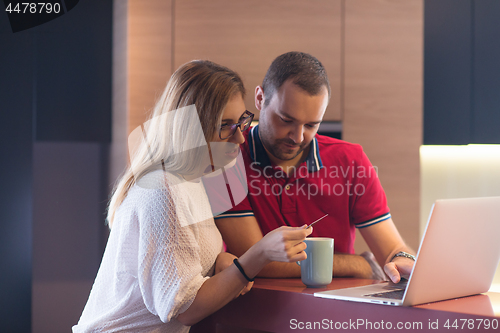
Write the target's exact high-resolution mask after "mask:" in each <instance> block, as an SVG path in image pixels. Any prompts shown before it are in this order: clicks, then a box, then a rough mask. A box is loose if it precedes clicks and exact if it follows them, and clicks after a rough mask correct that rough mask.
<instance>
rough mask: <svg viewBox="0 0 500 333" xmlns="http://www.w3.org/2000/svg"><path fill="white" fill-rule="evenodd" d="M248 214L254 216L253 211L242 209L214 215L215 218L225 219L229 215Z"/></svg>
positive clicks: (242, 215)
mask: <svg viewBox="0 0 500 333" xmlns="http://www.w3.org/2000/svg"><path fill="white" fill-rule="evenodd" d="M246 216H254V214H253V211H251V210H242V211H239V212H225V213H222V214H220V215H217V216H214V220H219V219H224V218H227V217H246Z"/></svg>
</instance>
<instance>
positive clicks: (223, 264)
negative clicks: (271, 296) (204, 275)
mask: <svg viewBox="0 0 500 333" xmlns="http://www.w3.org/2000/svg"><path fill="white" fill-rule="evenodd" d="M237 258H238V257H237V256H235V255H233V254H231V253H229V252H221V253H219V255H218V256H217V259H216V261H215V274H217V273H220V272H222V271H223V270H225V269H226V268H228V267H229V266H231V265H232V264H233V260H234V259H237ZM252 287H253V282H248V283H247V285H246V286H245V287H244V288H243V289H242V290H241V291H240V293H239V294H238V295H236V297H238V296H241V295H245V294H246V293H247V292H249V291H250V289H252ZM236 297H235V298H236Z"/></svg>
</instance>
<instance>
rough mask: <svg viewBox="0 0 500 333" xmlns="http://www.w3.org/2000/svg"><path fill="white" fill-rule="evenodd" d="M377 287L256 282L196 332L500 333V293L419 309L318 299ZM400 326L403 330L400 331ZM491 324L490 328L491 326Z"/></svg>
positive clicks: (363, 282) (348, 283) (193, 332)
mask: <svg viewBox="0 0 500 333" xmlns="http://www.w3.org/2000/svg"><path fill="white" fill-rule="evenodd" d="M373 283H380V281H375V280H365V279H350V278H345V279H344V278H342V279H340V278H335V279H333V281H332V283H331V284H330V285H328V286H327V287H326V288H306V287H305V285H304V284H303V283H302V282H301V280H300V279H256V280H255V284H254V287H253V288H252V290H251V291H250V292H249V293H248V294H246V295H244V296H241V297H238V298H237V299H235V300H234V301H232V302H231V303H229V304H228V305H226V306H225V307H223V308H222V309H221V310H219V311H218V312H216V313H214V314H213V315H212V316H210V317H208V318H207V319H205V320H203V321H202V322H200V323H198V324H197V325H195V326H193V327H192V329H191V333H197V332H203V333H210V332H217V333H228V332H231V333H255V332H297V331H301V330H303V331H306V332H328V331H339V330H340V331H346V332H347V331H356V332H372V331H381V332H384V331H395V330H400V331H403V332H404V331H406V332H414V331H415V332H441V331H452V332H457V331H458V332H482V331H484V332H500V293H492V292H488V293H485V294H480V295H473V296H468V297H462V298H457V299H453V300H446V301H441V302H435V303H429V304H423V305H418V306H414V307H394V306H386V305H378V304H368V303H357V302H347V301H340V300H332V299H324V298H318V297H314V296H313V294H314V293H315V292H318V291H324V290H332V289H341V288H348V287H356V286H362V285H367V284H373ZM398 325H399V327H400V328H401V329H398V328H399V327H398ZM488 325H489V327H490V328H489V329H487V327H486V326H488ZM446 326H448V327H449V328H447V327H446ZM495 327H496V329H494V328H495ZM301 328H303V329H301ZM307 328H310V329H307ZM435 328H437V329H435Z"/></svg>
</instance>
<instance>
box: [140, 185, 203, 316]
mask: <svg viewBox="0 0 500 333" xmlns="http://www.w3.org/2000/svg"><path fill="white" fill-rule="evenodd" d="M145 191H146V192H147V195H145V196H144V197H143V200H144V201H143V202H144V206H143V207H144V209H142V211H140V212H139V221H140V222H139V223H140V239H139V258H138V281H139V287H140V290H141V293H142V296H143V299H144V304H145V306H146V308H147V309H148V310H149V311H150V312H151V313H153V314H155V315H157V316H159V318H160V319H161V320H162V321H163V322H168V321H170V320H171V318H175V317H176V316H177V315H178V314H179V313H182V312H184V311H185V310H186V309H187V308H188V307H189V306H190V305H191V303H192V302H193V300H194V298H195V297H196V293H197V292H198V289H200V287H201V285H202V284H203V283H204V282H205V280H206V279H208V277H204V276H203V274H202V265H201V262H200V247H199V243H198V240H197V239H196V237H195V234H194V232H193V230H192V228H189V227H181V225H180V223H179V220H178V218H177V214H176V209H179V207H175V206H174V200H173V198H172V193H169V192H168V191H167V190H166V189H161V190H158V189H156V190H151V189H150V190H145ZM181 208H182V207H181Z"/></svg>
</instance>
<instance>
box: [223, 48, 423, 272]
mask: <svg viewBox="0 0 500 333" xmlns="http://www.w3.org/2000/svg"><path fill="white" fill-rule="evenodd" d="M329 98H330V84H329V82H328V77H327V75H326V72H325V69H324V68H323V66H322V64H321V63H320V62H319V61H318V60H317V59H316V58H314V57H313V56H311V55H309V54H305V53H300V52H289V53H285V54H283V55H281V56H279V57H278V58H276V59H275V60H274V61H273V63H272V64H271V66H270V68H269V69H268V71H267V74H266V76H265V78H264V81H263V83H262V86H258V87H257V88H256V89H255V106H256V108H257V109H258V110H259V111H260V119H259V125H258V126H256V127H253V128H251V129H250V130H248V131H246V132H245V133H244V135H245V139H246V141H245V144H244V145H242V148H241V149H242V154H243V158H244V160H245V166H246V169H247V171H246V172H247V179H248V190H249V193H248V195H247V197H246V198H245V199H244V200H243V201H242V202H241V203H239V204H238V205H236V207H234V208H233V209H232V210H230V211H228V212H225V213H223V214H221V215H219V216H217V217H216V223H217V226H218V228H219V230H220V232H221V233H222V236H223V238H224V241H225V242H226V245H227V247H228V250H229V251H230V252H232V253H233V254H235V255H237V256H239V255H241V254H243V253H244V252H245V251H246V250H247V249H248V248H250V247H251V246H252V245H253V244H255V243H256V242H257V241H259V240H260V239H261V238H262V237H263V234H266V233H268V232H269V231H271V230H273V229H275V228H277V227H279V226H282V225H290V226H302V225H304V224H305V223H307V224H309V223H311V222H313V221H314V220H316V219H318V218H320V217H322V216H324V215H325V214H328V216H327V217H326V218H324V219H323V220H322V221H321V222H319V223H318V224H316V225H315V226H314V228H313V229H314V230H313V234H312V236H321V237H332V238H334V239H335V252H336V254H335V256H334V266H333V275H334V276H353V277H363V278H372V277H374V270H375V269H376V268H377V267H378V265H376V264H375V263H374V261H373V259H371V258H370V257H367V256H364V257H362V256H357V255H354V254H353V253H354V248H353V244H354V238H355V228H358V229H359V230H360V232H361V235H362V236H363V238H364V239H365V241H366V243H367V244H368V246H369V247H370V250H371V251H372V252H373V254H374V255H375V258H376V259H377V261H378V263H379V264H380V265H381V266H383V267H384V271H385V273H386V274H387V275H388V276H389V278H390V279H391V280H392V281H393V282H398V281H399V280H400V277H401V276H408V275H409V273H410V272H411V269H412V267H413V263H414V257H413V256H412V255H411V254H410V252H411V250H410V249H409V248H408V247H407V246H406V245H405V243H404V241H403V240H402V238H401V236H400V235H399V233H398V231H397V229H396V227H395V226H394V223H393V221H392V219H391V215H390V213H389V208H388V207H387V202H386V197H385V193H384V191H383V189H382V186H381V185H380V182H379V180H378V177H377V174H376V172H375V170H374V168H373V166H372V165H371V163H370V162H369V160H368V158H367V157H366V155H365V154H364V152H363V150H362V148H361V147H360V146H359V145H355V144H351V143H347V142H344V141H341V140H336V139H332V138H328V137H325V136H321V135H317V134H316V133H317V131H318V127H319V124H320V123H321V121H322V119H323V115H324V113H325V110H326V107H327V105H328V101H329ZM372 258H373V257H372ZM379 269H380V268H379ZM259 275H260V276H264V277H299V276H300V267H299V266H298V265H296V264H295V263H271V264H269V265H267V266H266V267H265V268H264V269H263V270H262V271H261V273H260V274H259ZM379 277H380V275H379Z"/></svg>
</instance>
